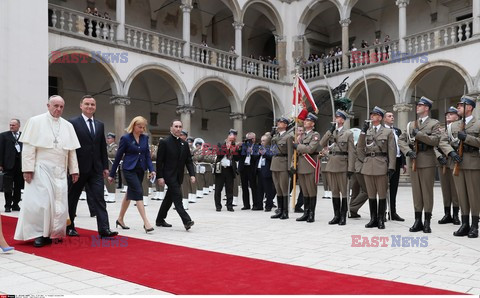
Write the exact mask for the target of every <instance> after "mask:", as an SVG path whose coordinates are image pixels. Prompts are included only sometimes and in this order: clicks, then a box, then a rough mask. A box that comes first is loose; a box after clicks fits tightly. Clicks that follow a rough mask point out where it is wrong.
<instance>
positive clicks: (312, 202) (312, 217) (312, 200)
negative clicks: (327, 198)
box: [307, 197, 317, 222]
mask: <svg viewBox="0 0 480 298" xmlns="http://www.w3.org/2000/svg"><path fill="white" fill-rule="evenodd" d="M315 207H317V197H310V210H309V212H308V219H307V222H314V221H315Z"/></svg>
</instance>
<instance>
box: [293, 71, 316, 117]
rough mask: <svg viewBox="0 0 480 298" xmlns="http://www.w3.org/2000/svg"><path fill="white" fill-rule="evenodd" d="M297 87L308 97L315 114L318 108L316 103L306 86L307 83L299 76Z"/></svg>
mask: <svg viewBox="0 0 480 298" xmlns="http://www.w3.org/2000/svg"><path fill="white" fill-rule="evenodd" d="M298 87H299V89H300V90H301V92H302V94H303V95H304V96H305V97H306V98H307V99H308V102H309V103H310V105H311V106H312V109H313V111H314V112H315V114H317V113H318V108H317V105H316V104H315V100H313V95H312V92H310V89H309V88H308V85H307V83H306V82H305V81H304V80H303V79H302V78H301V77H298Z"/></svg>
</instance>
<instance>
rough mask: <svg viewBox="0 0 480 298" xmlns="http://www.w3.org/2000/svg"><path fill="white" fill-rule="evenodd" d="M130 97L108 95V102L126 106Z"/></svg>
mask: <svg viewBox="0 0 480 298" xmlns="http://www.w3.org/2000/svg"><path fill="white" fill-rule="evenodd" d="M130 103H131V101H130V97H128V96H122V95H114V96H111V97H110V104H111V105H121V106H128V105H130Z"/></svg>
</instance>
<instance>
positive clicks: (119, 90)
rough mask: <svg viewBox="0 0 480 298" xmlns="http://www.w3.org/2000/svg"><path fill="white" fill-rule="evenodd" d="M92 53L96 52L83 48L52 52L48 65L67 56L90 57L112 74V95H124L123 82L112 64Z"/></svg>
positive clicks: (62, 49) (61, 49)
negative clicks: (79, 55)
mask: <svg viewBox="0 0 480 298" xmlns="http://www.w3.org/2000/svg"><path fill="white" fill-rule="evenodd" d="M92 52H95V51H94V50H89V49H87V48H83V47H66V48H60V49H58V50H54V51H51V52H50V53H49V54H48V64H49V65H51V64H52V63H53V62H54V61H55V60H57V59H58V58H61V57H63V56H65V55H70V54H81V55H85V56H88V57H90V58H92V59H95V61H97V62H98V64H100V65H102V67H103V68H104V69H105V70H106V71H107V72H108V73H109V74H110V78H111V79H109V81H110V82H111V83H110V84H111V87H112V93H113V94H123V84H122V80H121V79H120V76H119V75H118V73H117V71H116V70H115V68H114V67H113V66H112V65H111V64H110V63H108V62H107V61H105V60H103V59H102V57H99V56H92Z"/></svg>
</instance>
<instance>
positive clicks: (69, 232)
mask: <svg viewBox="0 0 480 298" xmlns="http://www.w3.org/2000/svg"><path fill="white" fill-rule="evenodd" d="M67 236H70V237H79V236H80V235H79V234H78V232H77V230H75V228H67Z"/></svg>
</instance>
